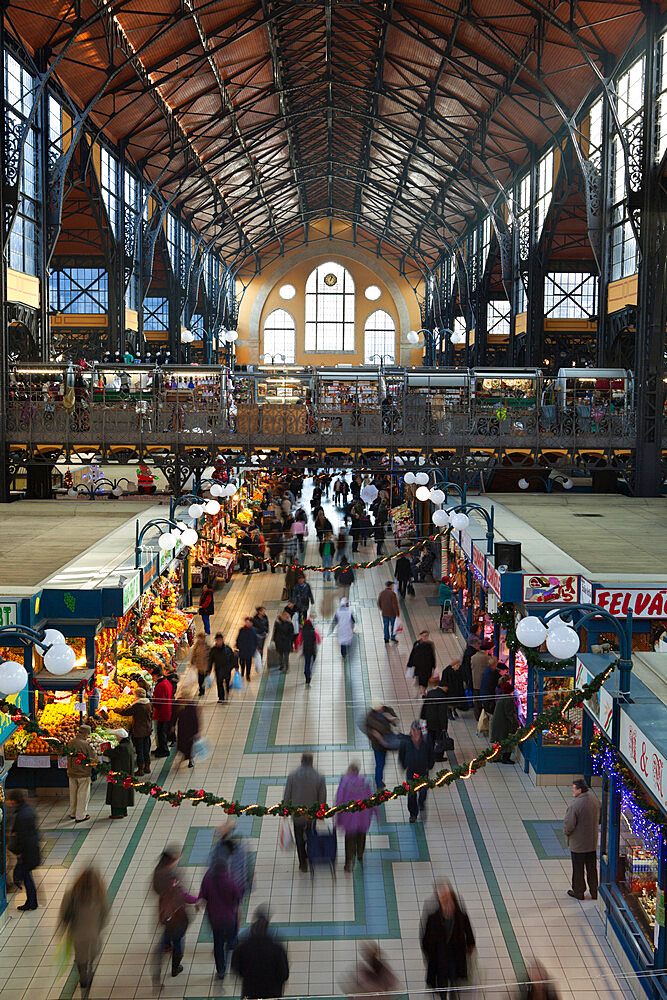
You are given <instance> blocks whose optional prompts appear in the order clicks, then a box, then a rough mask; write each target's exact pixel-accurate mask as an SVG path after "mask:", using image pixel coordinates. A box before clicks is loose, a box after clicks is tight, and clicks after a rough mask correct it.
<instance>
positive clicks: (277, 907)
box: [0, 541, 629, 1000]
mask: <svg viewBox="0 0 667 1000" xmlns="http://www.w3.org/2000/svg"><path fill="white" fill-rule="evenodd" d="M366 554H367V556H368V557H369V558H370V556H371V548H370V545H369V547H368V548H367V550H366ZM307 561H315V546H314V544H313V542H312V541H311V542H310V543H309V553H308V560H307ZM385 578H387V569H386V567H385V568H376V569H372V570H366V571H360V572H358V574H357V581H356V582H355V584H354V586H353V588H352V594H351V601H352V605H353V607H354V608H355V614H356V617H357V622H358V625H357V635H358V638H357V641H356V643H355V647H354V650H353V655H352V658H351V662H350V664H349V666H348V667H347V668H346V669H345V670H343V668H342V664H341V660H340V656H339V651H338V647H337V645H336V641H335V636H334V635H331V634H330V622H331V618H332V616H333V612H334V608H335V606H336V605H337V600H338V591H337V588H336V587H335V585H334V584H326V583H324V582H322V580H321V577H319V576H316V575H315V574H311V584H312V586H313V590H314V592H315V597H316V616H315V617H316V619H317V624H318V627H319V628H320V629H321V631H322V634H323V636H324V641H323V644H322V648H321V653H320V656H319V657H318V659H317V661H316V665H315V669H314V673H313V682H312V685H311V687H310V688H306V686H305V684H304V678H303V672H302V667H301V663H302V661H301V659H300V657H298V656H293V657H292V668H291V669H290V671H289V673H288V674H287V675H278V674H277V673H273V672H272V673H271V674H268V675H267V674H266V673H264V674H263V675H262V677H261V678H258V677H256V676H254V675H253V678H252V681H251V683H250V685H249V686H248V687H247V688H246V689H245V690H244V691H243V692H236V693H235V694H234V696H233V699H232V701H231V703H229V704H228V705H218V704H217V702H216V701H215V699H214V696H213V692H209V693H208V694H207V695H206V698H205V699H204V700H203V705H202V716H203V720H204V729H205V735H206V739H207V741H208V742H209V744H210V745H211V747H212V749H213V753H212V756H211V758H210V759H209V760H208V761H207V762H206V763H205V764H202V765H198V766H197V767H196V768H195V771H194V777H193V773H192V772H190V771H188V770H187V769H186V768H184V767H183V768H181V769H180V770H179V769H178V768H176V767H175V766H174V765H173V763H172V761H171V759H169V760H166V761H165V762H164V766H163V767H162V769H161V771H159V772H158V767H157V765H156V766H155V767H154V770H153V777H154V778H157V779H158V780H159V782H160V784H162V785H164V787H165V788H171V789H176V788H187V787H192V786H193V785H196V787H203V788H206V789H210V790H211V791H213V792H217V793H218V794H221V795H226V796H229V797H231V796H234V797H236V798H240V799H241V801H243V802H248V803H249V802H265V801H276V800H277V799H279V798H281V797H282V789H283V786H284V781H285V776H286V775H287V773H288V772H289V771H290V770H291V769H293V768H294V767H295V766H297V764H298V762H299V756H300V752H301V750H302V748H305V747H308V748H312V749H313V750H314V751H315V752H316V766H317V767H318V768H319V769H320V770H321V771H323V772H324V774H325V775H326V777H327V789H328V797H329V800H330V801H332V800H333V797H334V794H335V789H336V786H337V783H338V779H339V777H340V775H341V774H342V773H343V771H344V770H345V768H346V767H347V765H348V763H349V762H351V761H354V760H356V761H358V762H360V764H361V765H362V767H363V769H364V770H365V771H366V772H367V773H371V774H372V764H373V761H372V754H371V752H370V750H369V748H368V744H367V741H366V739H365V737H364V736H363V735H362V734H361V732H360V730H359V728H358V725H357V723H358V720H359V719H360V717H362V716H363V715H364V713H365V710H366V707H367V706H368V704H369V703H370V702H373V701H375V700H378V699H380V698H382V699H383V700H384V701H386V702H387V703H389V704H391V705H393V706H394V707H395V709H396V711H397V713H398V714H399V716H400V719H401V723H402V728H403V729H404V730H406V729H407V727H408V726H409V723H410V721H411V719H412V718H413V717H414V716H415V715H417V714H418V707H419V706H418V701H417V699H416V698H415V690H414V688H413V682H409V681H407V680H406V679H405V676H404V667H405V662H406V660H407V656H408V651H409V649H410V645H411V642H412V637H413V636H414V634H415V632H416V631H417V630H418V629H420V628H421V627H423V626H424V625H428V626H430V627H431V629H432V630H435V631H434V632H432V634H433V635H434V638H435V642H436V645H437V649H438V655H439V658H440V661H441V663H442V664H443V665H444V664H446V663H447V662H448V660H449V658H451V657H452V656H453V654H457V653H458V652H459V641H458V638H456V637H454V636H451V635H444V636H443V635H440V634H439V633H437V608H436V607H435V606H434V602H433V600H432V598H433V596H434V593H435V588H434V587H432V586H428V585H419V587H418V589H417V596H416V598H414V599H410V598H409V599H408V600H409V606H408V607H407V608H406V609H405V614H404V623H405V628H404V631H403V632H402V633H401V634H400V642H399V645H398V646H391V647H386V646H385V644H384V642H383V641H382V630H381V627H380V622H379V620H378V612H377V610H376V608H375V598H376V595H377V593H378V591H379V590H380V589H381V587H382V585H383V582H384V580H385ZM282 584H283V578H282V575H280V574H276V575H272V574H270V573H264V574H256V575H253V576H252V577H238V578H235V579H234V580H233V582H232V584H231V585H230V586H229V587H228V588H227V589H226V590H225V592H224V595H223V594H220V592H218V594H219V596H218V597H217V607H218V611H217V614H216V617H215V620H214V622H213V625H214V627H215V628H216V629H219V628H221V629H222V630H223V631H226V632H227V633H228V638H229V639H230V640H231V641H233V639H234V637H235V634H236V629H237V628H238V627H239V625H240V622H241V619H242V616H243V615H244V614H245V613H247V612H248V611H252V609H253V608H254V607H255V605H256V604H258V603H260V602H261V603H265V604H267V605H268V606H269V608H270V617H271V618H273V617H274V616H275V614H276V610H277V609H278V608H279V607H280V606H281V604H280V593H281V589H282ZM450 732H451V734H452V735H453V737H454V739H455V741H456V757H457V759H458V760H459V761H461V760H464V759H467V758H469V757H470V756H472V754H473V753H474V751H475V750H476V748H477V747H479V745H480V738H479V737H478V736H477V734H476V732H475V729H474V726H473V724H472V722H471V721H470V720H466V719H465V718H461V719H459V720H458V721H455V722H453V723H452V727H451V730H450ZM158 775H159V776H158ZM401 778H402V775H401V774H399V771H398V770H397V767H396V759H395V757H394V758H390V760H389V761H388V765H387V782H388V784H392V783H396V782H397V781H398V780H400V779H401ZM566 792H567V789H564V790H561V789H559V788H554V787H546V788H535V787H534V786H533V784H532V783H531V781H530V780H529V778H528V777H526V776H525V775H524V774H523V771H522V769H521V768H520V767H516V768H504V767H500V766H491V765H490V766H489V767H488V768H486V769H485V770H483V771H480V772H479V773H478V774H476V775H475V776H474V778H473V779H472V780H470V781H468V782H458V783H456V784H455V785H454V786H452V787H451V788H448V789H443V790H440V791H438V792H436V793H430V802H429V806H430V808H429V812H428V815H427V820H426V822H425V824H423V825H422V824H421V823H419V824H416V825H414V826H410V825H409V824H408V823H407V812H406V808H405V800H402V801H398V802H391V803H389V804H388V805H387V806H386V807H385V808H384V809H383V810H382V812H381V814H380V818H379V824H378V826H377V827H375V826H374V827H372V828H371V835H370V837H369V843H368V848H367V853H366V858H365V864H364V869H363V872H362V871H360V870H357V871H356V872H355V874H354V875H353V876H352V877H349V876H347V875H345V874H343V871H342V864H340V863H339V866H338V871H337V877H336V879H335V880H332V878H331V876H330V874H329V873H328V872H326V871H321V872H318V873H317V874H316V876H315V878H314V879H313V880H311V878H310V876H307V875H302V874H300V873H299V872H298V871H297V869H296V864H295V859H294V856H293V855H292V854H283V853H281V852H280V850H279V849H278V836H277V834H278V828H277V821H276V820H275V819H271V818H270V819H265V820H260V819H251V818H249V817H248V818H244V819H243V820H241V821H240V822H239V824H238V827H237V831H238V833H239V835H242V836H243V837H245V838H247V847H248V851H249V853H250V854H251V856H252V860H253V864H254V875H255V883H254V888H253V890H252V894H251V897H250V900H249V909H250V910H252V909H254V907H255V906H256V905H258V904H259V903H266V902H270V907H271V911H272V914H273V919H274V921H275V923H276V926H277V928H278V929H279V931H280V934H281V935H282V937H283V938H284V939H285V940H286V941H287V943H288V950H289V958H290V964H291V974H290V979H289V982H288V985H287V993H288V994H289V995H292V996H317V997H320V998H321V997H330V996H333V995H336V994H339V993H340V985H339V984H340V982H341V980H342V979H343V978H344V977H345V974H346V973H347V972H348V971H349V969H350V968H351V967H352V966H353V965H354V962H355V960H356V956H357V949H358V947H359V944H360V942H362V941H363V940H364V939H368V938H373V939H376V940H380V942H381V946H382V948H383V949H384V951H385V953H386V955H387V957H388V959H389V961H390V963H391V965H392V967H393V969H394V971H395V973H396V974H397V976H398V978H399V982H400V990H401V995H402V994H403V992H405V993H407V992H410V993H411V994H413V995H414V996H415V997H416V996H417V995H418V994H419V993H424V994H425V995H427V996H430V993H428V992H427V991H426V990H425V986H424V966H423V961H422V956H421V953H420V949H419V937H418V935H419V922H420V916H421V912H422V909H423V906H424V903H425V902H427V901H428V900H429V899H430V897H431V895H432V890H433V881H434V878H435V877H437V876H446V877H447V878H449V879H450V880H451V881H452V882H453V883H454V885H455V887H456V889H457V891H458V893H459V894H460V897H461V899H462V901H463V902H464V904H465V906H466V908H467V910H468V913H469V916H470V919H471V922H472V925H473V928H474V931H475V934H476V938H477V951H476V972H475V982H476V983H477V984H479V985H480V986H481V988H480V989H479V990H478V991H477V993H476V994H473V993H472V992H471V993H468V992H465V993H462V996H464V997H468V996H472V995H476V996H478V997H481V996H483V997H485V998H491V997H493V998H502V1000H505V998H509V997H514V996H515V989H514V988H508V987H507V986H506V985H505V984H511V983H516V982H517V981H521V980H523V978H524V975H525V963H527V962H529V961H530V960H531V958H532V957H533V956H534V957H537V958H539V959H541V960H542V961H543V963H544V965H545V966H546V968H547V970H548V971H549V972H550V974H551V975H553V977H554V979H555V980H556V981H557V984H558V989H559V992H560V996H561V998H562V1000H621V998H625V997H627V996H629V993H627V992H626V991H625V989H624V988H623V987H622V986H621V985H619V981H618V979H617V976H619V974H620V970H619V967H618V965H617V963H616V961H615V959H614V958H613V956H612V955H611V953H610V951H609V948H608V946H607V944H606V942H605V939H604V922H603V920H602V918H601V917H600V915H599V913H598V911H597V909H596V907H595V905H594V904H593V903H592V902H590V901H588V902H585V903H583V904H582V903H579V902H577V901H575V900H572V899H570V898H569V897H568V896H567V894H566V890H567V888H568V886H569V859H568V857H567V852H566V851H564V850H563V845H562V841H561V838H559V836H558V831H559V829H560V820H561V819H562V815H563V813H564V810H565V808H566V805H567V798H566ZM104 793H105V788H104V784H103V783H102V782H99V783H97V784H96V786H94V791H93V795H92V798H91V808H90V812H91V816H92V821H91V823H90V825H89V827H88V829H83V830H82V829H81V827H77V828H76V831H74V829H73V824H72V823H71V821H69V820H68V819H67V817H66V811H67V810H66V803H65V800H64V799H63V800H59V801H57V802H55V803H54V802H52V801H49V800H40V801H39V802H38V811H39V817H40V822H41V825H42V827H43V833H44V840H45V845H46V847H47V852H45V864H44V866H43V867H42V868H40V869H39V871H38V873H37V875H38V892H39V896H40V902H41V904H42V906H41V908H40V909H39V910H37V911H36V912H34V913H23V914H20V913H18V912H17V911H16V904H17V902H21V901H22V899H23V895H22V894H21V895H20V897H17V896H13V897H10V903H9V906H8V909H7V910H6V912H5V913H4V914H3V915H2V916H1V917H0V950H1V951H0V953H1V955H2V962H1V963H0V1000H47V998H48V1000H67V998H70V997H73V996H77V995H78V986H77V980H76V975H74V974H73V973H72V972H68V973H66V972H64V971H63V972H62V973H60V974H59V969H58V964H57V959H56V956H55V953H56V948H57V943H58V934H57V927H56V922H57V910H58V906H59V900H60V896H61V893H62V890H63V888H64V887H65V886H66V885H68V884H70V883H71V881H72V879H73V878H74V877H75V876H76V874H77V872H78V871H79V870H80V869H81V867H82V866H83V865H85V864H87V863H90V862H95V863H97V864H98V865H99V866H100V868H101V869H102V872H103V875H104V877H105V879H106V880H107V882H108V884H109V892H110V897H111V899H112V901H113V909H112V917H111V923H110V927H109V931H108V936H107V939H106V943H105V947H104V951H103V954H102V957H101V961H100V964H99V967H98V970H97V975H96V978H95V982H94V985H93V988H92V991H91V998H92V1000H103V998H108V997H113V998H115V1000H125V998H127V1000H134V998H137V1000H138V998H151V997H154V996H156V994H155V992H154V991H153V989H152V986H151V980H150V951H151V949H152V947H153V945H154V943H155V941H156V933H157V927H156V905H155V899H154V897H153V895H152V893H151V891H150V877H151V872H152V869H153V866H154V864H155V861H156V859H157V856H158V854H159V852H160V850H161V849H162V848H163V847H164V846H165V845H166V844H181V845H183V847H184V854H183V872H184V881H185V884H186V886H187V887H188V888H191V889H193V890H194V889H195V888H197V887H198V886H199V883H200V882H201V878H202V876H203V873H204V867H205V861H206V857H207V854H208V850H209V847H210V844H211V842H212V838H213V833H214V829H215V827H216V826H217V825H218V824H219V823H220V822H221V820H222V814H221V812H220V811H219V810H213V809H211V810H209V809H207V808H205V807H203V806H198V807H192V806H190V805H184V806H181V807H180V808H179V809H173V808H171V807H169V806H167V805H162V804H160V803H157V802H155V800H154V799H147V798H144V797H142V796H137V802H136V805H135V807H134V808H133V809H132V810H131V811H130V817H129V818H128V820H127V822H126V823H122V822H118V823H113V824H112V823H110V822H109V819H108V809H107V808H106V807H105V805H104ZM184 965H185V971H184V973H183V974H182V975H181V976H180V977H179V978H178V979H176V980H172V979H171V978H167V979H166V980H165V985H164V987H163V988H162V990H161V993H160V996H164V997H167V998H176V997H179V998H180V997H193V998H196V997H200V998H204V997H223V996H225V997H226V996H234V995H238V989H239V984H238V982H237V981H236V980H235V979H234V978H233V977H230V976H228V978H227V979H226V980H225V982H224V983H222V984H220V983H218V982H217V981H216V980H215V978H214V975H213V973H214V968H213V959H212V948H211V943H210V932H209V929H208V926H207V925H206V922H205V920H203V919H202V917H201V915H199V914H197V915H196V916H195V918H194V920H193V923H192V925H191V927H190V929H189V932H188V937H187V945H186V954H185V960H184Z"/></svg>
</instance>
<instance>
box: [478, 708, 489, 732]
mask: <svg viewBox="0 0 667 1000" xmlns="http://www.w3.org/2000/svg"><path fill="white" fill-rule="evenodd" d="M477 732H478V733H481V734H482V735H483V736H488V735H489V716H488V714H487V712H486V709H484V708H483V709H482V711H481V712H480V715H479V719H478V720H477Z"/></svg>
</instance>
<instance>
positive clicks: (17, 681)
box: [0, 625, 76, 697]
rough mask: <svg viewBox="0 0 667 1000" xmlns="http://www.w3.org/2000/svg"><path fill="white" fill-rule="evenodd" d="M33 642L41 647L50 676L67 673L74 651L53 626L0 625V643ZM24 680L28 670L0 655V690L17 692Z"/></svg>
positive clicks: (25, 680) (73, 657)
mask: <svg viewBox="0 0 667 1000" xmlns="http://www.w3.org/2000/svg"><path fill="white" fill-rule="evenodd" d="M17 640H18V642H20V643H22V644H23V645H24V646H31V645H32V646H37V647H38V648H39V649H40V650H41V651H42V656H43V658H44V669H45V670H47V671H48V672H49V673H50V674H53V675H54V676H58V677H61V676H63V675H64V674H68V673H69V672H70V670H72V668H73V667H74V664H75V663H76V652H75V651H74V650H73V649H72V647H71V646H68V645H67V643H66V642H65V636H64V635H63V634H62V632H59V631H58V630H57V629H55V628H47V629H45V630H43V631H41V632H40V631H37V630H36V629H34V628H29V627H28V626H27V625H4V626H3V627H2V628H0V645H2V646H4V645H9V644H10V643H12V642H16V641H17ZM27 683H28V671H27V670H26V669H25V667H24V666H23V664H22V663H17V662H16V661H15V660H3V659H0V694H1V695H2V696H3V697H10V696H11V695H16V694H19V693H20V692H21V691H22V690H23V688H24V687H25V686H26V684H27Z"/></svg>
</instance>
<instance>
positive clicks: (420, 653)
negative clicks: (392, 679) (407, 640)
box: [408, 629, 435, 694]
mask: <svg viewBox="0 0 667 1000" xmlns="http://www.w3.org/2000/svg"><path fill="white" fill-rule="evenodd" d="M410 667H412V669H413V670H414V672H415V677H416V679H417V682H418V684H419V687H420V689H421V693H422V694H426V688H427V687H428V682H429V680H430V679H431V677H432V676H433V671H434V670H435V646H434V645H433V643H432V642H431V639H430V633H429V631H428V629H422V631H421V632H420V633H419V637H418V638H417V641H416V643H415V644H414V646H413V647H412V651H411V653H410V658H409V659H408V669H409V668H410Z"/></svg>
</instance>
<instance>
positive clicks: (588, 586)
mask: <svg viewBox="0 0 667 1000" xmlns="http://www.w3.org/2000/svg"><path fill="white" fill-rule="evenodd" d="M579 600H580V601H581V603H582V604H592V603H593V584H592V583H591V581H590V580H587V579H586V578H585V577H583V576H580V577H579Z"/></svg>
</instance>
